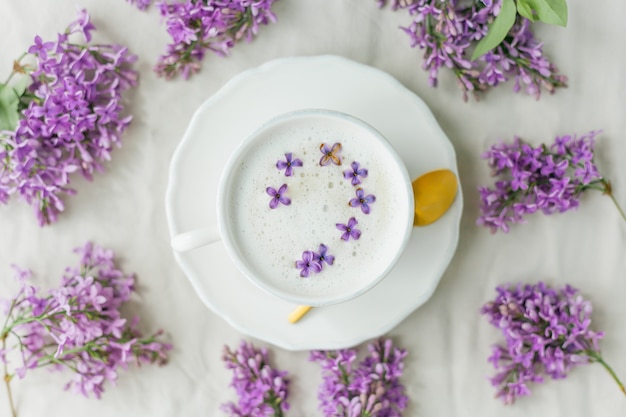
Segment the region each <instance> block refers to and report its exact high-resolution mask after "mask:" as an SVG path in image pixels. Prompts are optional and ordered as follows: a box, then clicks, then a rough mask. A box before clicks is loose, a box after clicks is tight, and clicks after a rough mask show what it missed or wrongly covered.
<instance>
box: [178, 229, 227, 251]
mask: <svg viewBox="0 0 626 417" xmlns="http://www.w3.org/2000/svg"><path fill="white" fill-rule="evenodd" d="M220 239H221V238H220V233H219V231H218V230H217V228H209V227H204V228H201V229H196V230H191V231H189V232H184V233H180V234H178V235H176V236H174V237H173V238H172V240H171V241H170V244H171V245H172V249H174V250H175V251H176V252H187V251H189V250H191V249H195V248H199V247H200V246H205V245H208V244H211V243H214V242H217V241H218V240H220Z"/></svg>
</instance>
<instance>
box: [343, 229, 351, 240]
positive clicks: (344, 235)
mask: <svg viewBox="0 0 626 417" xmlns="http://www.w3.org/2000/svg"><path fill="white" fill-rule="evenodd" d="M341 239H343V240H345V241H346V242H347V241H348V240H350V232H347V231H346V232H345V233H344V234H342V235H341Z"/></svg>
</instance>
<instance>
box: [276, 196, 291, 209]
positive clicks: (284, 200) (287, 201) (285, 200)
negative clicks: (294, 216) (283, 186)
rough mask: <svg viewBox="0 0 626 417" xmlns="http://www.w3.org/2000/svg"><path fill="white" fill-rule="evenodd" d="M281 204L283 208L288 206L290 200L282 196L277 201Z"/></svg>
mask: <svg viewBox="0 0 626 417" xmlns="http://www.w3.org/2000/svg"><path fill="white" fill-rule="evenodd" d="M278 200H279V201H280V202H281V203H283V204H284V205H285V206H288V205H290V204H291V198H289V197H285V196H284V195H281V196H280V198H279V199H278Z"/></svg>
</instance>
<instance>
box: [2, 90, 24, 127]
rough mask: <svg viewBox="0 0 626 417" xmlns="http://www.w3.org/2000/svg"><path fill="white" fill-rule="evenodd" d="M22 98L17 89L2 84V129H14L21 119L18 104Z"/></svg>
mask: <svg viewBox="0 0 626 417" xmlns="http://www.w3.org/2000/svg"><path fill="white" fill-rule="evenodd" d="M19 101H20V98H19V96H18V95H17V93H16V91H15V90H14V89H13V88H12V87H9V86H8V85H5V84H0V130H14V129H15V126H17V122H18V120H19V118H20V117H19V116H20V114H19V112H18V111H17V105H18V104H19Z"/></svg>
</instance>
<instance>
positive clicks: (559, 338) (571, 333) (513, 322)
mask: <svg viewBox="0 0 626 417" xmlns="http://www.w3.org/2000/svg"><path fill="white" fill-rule="evenodd" d="M496 292H497V296H496V298H495V300H493V301H490V302H488V303H487V304H485V305H484V306H483V308H482V310H481V313H482V314H485V315H486V316H487V319H488V320H489V322H490V323H491V324H493V325H494V326H495V327H497V328H498V329H500V330H501V331H502V335H503V336H504V338H505V345H504V346H502V345H496V346H494V347H493V349H492V354H491V356H490V357H489V362H492V363H493V365H494V367H495V368H496V370H497V371H498V372H497V374H496V375H495V376H494V377H493V378H492V379H491V383H492V384H493V385H494V386H495V387H496V388H497V390H498V392H497V396H498V397H499V398H501V399H502V400H503V401H504V403H505V404H512V403H513V402H514V401H515V400H516V399H517V398H518V397H521V396H527V395H530V394H531V391H530V389H529V387H528V386H529V384H530V383H531V382H537V383H540V382H542V381H543V377H542V374H546V375H549V376H550V377H552V378H553V379H561V378H565V377H566V376H567V374H568V373H569V371H570V370H571V369H573V368H574V367H576V366H578V365H582V364H587V363H593V362H598V363H600V364H601V365H602V366H604V368H605V369H606V370H607V371H608V372H609V373H610V374H611V376H612V377H613V379H614V380H615V382H617V384H618V386H619V388H620V389H621V390H622V392H623V393H624V394H626V391H625V389H624V385H623V384H622V383H621V382H620V380H619V379H618V378H617V376H616V375H615V373H614V372H613V370H612V369H611V368H610V367H609V366H608V365H607V364H606V362H604V360H603V359H602V357H601V355H600V347H599V345H598V341H599V340H600V339H602V338H603V337H604V333H602V332H595V331H593V330H591V328H590V326H591V311H592V306H591V302H590V301H587V300H585V299H583V297H582V296H580V295H579V294H578V290H577V289H575V288H572V287H571V286H569V285H566V286H565V287H564V288H560V289H553V288H550V287H549V286H547V285H545V284H544V283H542V282H539V283H537V284H534V285H530V284H521V283H520V284H517V285H515V286H503V287H497V288H496Z"/></svg>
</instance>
